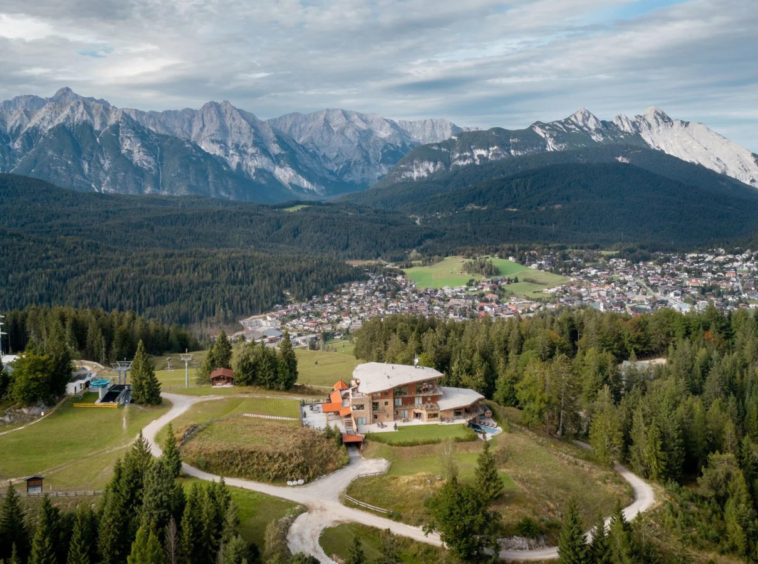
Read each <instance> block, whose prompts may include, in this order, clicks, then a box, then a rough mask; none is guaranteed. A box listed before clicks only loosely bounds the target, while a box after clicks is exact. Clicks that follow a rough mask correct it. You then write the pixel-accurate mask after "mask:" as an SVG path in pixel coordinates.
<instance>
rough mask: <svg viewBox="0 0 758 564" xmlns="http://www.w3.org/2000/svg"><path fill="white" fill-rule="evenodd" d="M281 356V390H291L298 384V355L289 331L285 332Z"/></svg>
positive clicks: (280, 348) (280, 344) (280, 351)
mask: <svg viewBox="0 0 758 564" xmlns="http://www.w3.org/2000/svg"><path fill="white" fill-rule="evenodd" d="M279 356H280V357H281V364H280V366H281V369H280V376H279V383H280V388H281V389H282V390H289V389H290V388H292V386H294V385H295V383H296V382H297V377H298V373H297V355H295V350H294V349H293V348H292V341H291V340H290V334H289V331H285V332H284V336H283V337H282V340H281V342H280V343H279Z"/></svg>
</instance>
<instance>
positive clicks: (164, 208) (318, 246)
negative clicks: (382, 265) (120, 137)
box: [0, 175, 425, 323]
mask: <svg viewBox="0 0 758 564" xmlns="http://www.w3.org/2000/svg"><path fill="white" fill-rule="evenodd" d="M286 209H287V208H286V207H284V208H269V207H266V206H261V205H256V204H234V203H231V202H228V201H224V200H210V199H202V198H173V199H172V198H161V197H141V198H137V197H129V196H116V195H102V194H85V193H78V192H73V191H68V190H62V189H59V188H56V187H54V186H51V185H49V184H47V183H44V182H41V181H37V180H33V179H28V178H24V177H20V176H13V175H2V176H0V239H1V240H2V241H3V244H2V245H0V304H2V307H3V309H12V308H17V307H25V306H26V305H30V304H37V305H46V304H57V305H70V306H74V307H102V308H104V309H106V310H112V309H119V310H131V311H136V312H138V313H139V314H141V315H145V316H147V317H150V318H153V319H159V320H163V321H167V322H171V323H193V322H196V321H200V320H202V321H211V320H215V321H219V322H229V321H234V320H236V319H238V318H239V316H241V315H245V314H248V315H250V314H253V313H257V312H260V311H263V310H266V309H270V308H271V307H273V305H275V304H277V303H284V302H286V300H287V299H288V296H291V297H293V298H297V299H303V298H306V297H310V296H312V295H314V294H321V293H325V292H327V291H329V290H331V289H333V288H334V287H335V286H336V285H337V284H340V283H343V282H348V281H351V280H357V279H360V278H361V277H362V276H364V274H363V272H362V271H361V270H359V269H355V268H353V267H351V266H349V265H347V264H345V262H344V260H343V259H345V258H376V257H378V256H380V255H385V256H389V257H391V256H393V254H397V253H399V254H400V256H402V255H403V254H404V249H409V248H412V247H414V246H416V245H420V244H422V243H423V241H424V237H425V234H424V231H423V230H422V229H421V228H419V227H418V226H416V225H415V224H414V223H413V221H411V220H410V219H407V218H403V217H402V216H399V215H397V214H394V213H392V212H374V211H367V212H364V211H362V210H358V209H352V208H351V209H349V210H346V209H344V208H338V207H335V206H328V205H316V206H310V207H307V208H304V209H301V210H299V211H296V212H292V211H285V210H286Z"/></svg>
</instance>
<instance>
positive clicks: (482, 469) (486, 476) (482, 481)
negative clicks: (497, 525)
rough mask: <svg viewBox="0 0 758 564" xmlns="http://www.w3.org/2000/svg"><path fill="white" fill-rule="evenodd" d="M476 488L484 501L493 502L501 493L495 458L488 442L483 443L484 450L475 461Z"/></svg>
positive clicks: (500, 479) (500, 481)
mask: <svg viewBox="0 0 758 564" xmlns="http://www.w3.org/2000/svg"><path fill="white" fill-rule="evenodd" d="M476 488H477V489H478V490H479V492H480V493H481V494H482V496H484V499H485V500H487V501H489V502H493V501H495V500H496V499H497V498H498V497H500V495H501V494H502V493H503V480H502V478H500V474H499V473H498V471H497V465H496V464H495V457H494V456H493V454H492V452H491V451H490V443H489V441H486V440H485V441H484V449H483V450H482V452H481V454H480V455H479V458H478V460H477V466H476Z"/></svg>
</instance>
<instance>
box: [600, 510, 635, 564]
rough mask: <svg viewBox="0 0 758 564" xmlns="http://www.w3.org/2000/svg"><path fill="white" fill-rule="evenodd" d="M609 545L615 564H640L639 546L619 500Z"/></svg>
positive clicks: (612, 560) (614, 514) (612, 523)
mask: <svg viewBox="0 0 758 564" xmlns="http://www.w3.org/2000/svg"><path fill="white" fill-rule="evenodd" d="M608 544H609V546H610V552H611V562H613V563H614V564H636V563H637V562H640V561H639V558H638V550H637V546H636V543H635V541H634V538H633V536H632V528H631V526H630V525H629V522H628V521H627V520H626V517H625V516H624V513H623V511H622V509H621V503H619V501H618V500H617V501H616V509H615V510H614V512H613V516H612V517H611V526H610V530H609V533H608ZM640 564H641V562H640Z"/></svg>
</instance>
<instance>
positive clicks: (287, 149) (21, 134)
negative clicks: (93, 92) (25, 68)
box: [0, 88, 464, 202]
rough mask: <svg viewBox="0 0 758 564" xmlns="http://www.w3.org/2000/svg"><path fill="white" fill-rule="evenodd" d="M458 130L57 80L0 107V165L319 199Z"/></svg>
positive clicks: (156, 188)
mask: <svg viewBox="0 0 758 564" xmlns="http://www.w3.org/2000/svg"><path fill="white" fill-rule="evenodd" d="M463 131H464V130H463V129H462V128H460V127H457V126H456V125H454V124H452V123H450V122H448V121H446V120H423V121H416V122H407V121H393V120H388V119H385V118H382V117H380V116H377V115H373V114H360V113H358V112H349V111H345V110H325V111H322V112H316V113H313V114H307V115H303V114H289V115H285V116H282V117H280V118H276V119H274V120H269V121H265V120H261V119H258V118H257V117H256V116H255V115H253V114H252V113H250V112H246V111H244V110H241V109H238V108H235V107H234V106H232V105H231V104H230V103H229V102H221V103H217V102H208V103H207V104H205V105H203V107H201V108H200V109H199V110H192V109H184V110H168V111H163V112H152V111H151V112H145V111H140V110H135V109H120V108H116V107H115V106H112V105H111V104H109V103H108V102H107V101H105V100H100V99H95V98H86V97H83V96H79V95H78V94H76V93H74V92H73V91H72V90H71V89H69V88H62V89H60V90H59V91H58V92H56V93H55V95H54V96H52V97H51V98H41V97H38V96H19V97H16V98H14V99H12V100H8V101H6V102H2V103H0V172H13V173H16V174H22V175H25V176H32V177H35V178H40V179H43V180H48V181H50V182H53V183H55V184H57V185H59V186H62V187H66V188H73V189H76V190H83V191H96V192H116V193H124V194H146V193H158V194H166V195H189V194H198V195H207V196H213V197H224V198H230V199H237V200H254V201H261V202H273V201H282V200H292V199H297V198H305V199H321V198H326V197H329V196H332V195H335V194H339V193H342V192H350V191H355V190H360V189H364V188H367V187H368V186H370V185H371V184H373V183H374V182H376V180H377V179H379V178H381V177H382V176H383V175H384V174H386V173H387V172H388V171H389V170H390V169H391V168H392V166H393V165H394V164H395V163H396V162H397V161H398V160H399V159H400V158H402V157H403V156H404V155H405V154H407V153H408V152H409V151H411V150H412V149H413V148H415V147H417V146H419V145H420V144H421V143H428V142H434V141H442V140H444V139H446V138H448V137H450V136H451V135H454V134H456V133H460V132H463Z"/></svg>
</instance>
